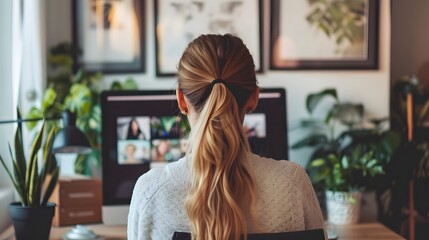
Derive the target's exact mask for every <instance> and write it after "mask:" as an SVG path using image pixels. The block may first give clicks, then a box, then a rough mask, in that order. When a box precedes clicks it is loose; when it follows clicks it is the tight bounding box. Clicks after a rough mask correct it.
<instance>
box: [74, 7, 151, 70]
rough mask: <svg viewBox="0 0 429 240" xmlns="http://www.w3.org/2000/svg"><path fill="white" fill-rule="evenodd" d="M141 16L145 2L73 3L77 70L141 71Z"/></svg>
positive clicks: (143, 64) (142, 36)
mask: <svg viewBox="0 0 429 240" xmlns="http://www.w3.org/2000/svg"><path fill="white" fill-rule="evenodd" d="M144 16H145V14H144V1H139V0H120V1H118V0H74V1H73V41H74V44H75V45H76V46H77V47H78V48H79V49H80V54H77V56H75V64H76V65H77V67H81V68H83V69H84V70H86V71H89V72H98V71H99V72H103V73H130V72H144V71H145V19H144Z"/></svg>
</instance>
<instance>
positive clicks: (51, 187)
mask: <svg viewBox="0 0 429 240" xmlns="http://www.w3.org/2000/svg"><path fill="white" fill-rule="evenodd" d="M59 173H60V168H59V167H58V166H57V167H55V169H54V171H53V172H52V174H51V179H50V181H49V184H48V187H47V188H46V191H45V194H44V195H43V200H42V203H41V204H40V205H41V206H46V204H47V202H48V200H49V197H50V196H51V194H52V192H53V191H54V189H55V186H56V185H57V181H58V177H59Z"/></svg>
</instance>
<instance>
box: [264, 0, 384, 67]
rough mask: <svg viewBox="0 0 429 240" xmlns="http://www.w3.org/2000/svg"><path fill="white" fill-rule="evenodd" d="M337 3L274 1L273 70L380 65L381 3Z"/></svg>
mask: <svg viewBox="0 0 429 240" xmlns="http://www.w3.org/2000/svg"><path fill="white" fill-rule="evenodd" d="M324 4H328V5H324ZM329 4H330V5H329ZM335 4H336V5H335ZM335 4H332V3H331V2H330V1H322V0H320V1H318V0H311V1H295V0H272V1H271V23H270V25H271V26H270V28H271V36H270V69H272V70H353V69H378V52H377V51H378V25H379V23H378V21H379V19H378V17H379V1H378V0H357V1H338V2H336V3H335ZM351 19H352V20H351Z"/></svg>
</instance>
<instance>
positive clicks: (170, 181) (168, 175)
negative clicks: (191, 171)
mask: <svg viewBox="0 0 429 240" xmlns="http://www.w3.org/2000/svg"><path fill="white" fill-rule="evenodd" d="M185 169H186V161H185V159H184V158H182V159H180V160H179V161H177V162H174V163H170V164H167V165H166V166H165V167H156V168H152V169H151V170H149V171H148V172H146V173H144V174H143V175H141V176H140V177H139V179H138V180H137V182H136V184H135V187H134V192H133V198H134V197H137V198H142V200H143V201H146V202H149V201H150V200H151V199H152V198H153V196H154V195H155V194H156V193H157V192H158V191H160V190H161V189H163V188H165V187H167V186H171V185H175V184H176V183H180V182H182V181H183V178H184V176H186V174H183V172H184V171H185Z"/></svg>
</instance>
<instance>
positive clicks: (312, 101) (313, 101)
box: [306, 88, 338, 113]
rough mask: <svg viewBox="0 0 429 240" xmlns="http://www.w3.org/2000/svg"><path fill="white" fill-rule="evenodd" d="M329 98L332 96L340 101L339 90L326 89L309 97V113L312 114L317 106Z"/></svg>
mask: <svg viewBox="0 0 429 240" xmlns="http://www.w3.org/2000/svg"><path fill="white" fill-rule="evenodd" d="M328 96H331V97H333V98H335V100H337V101H338V96H337V90H335V89H334V88H331V89H325V90H323V91H321V92H318V93H313V94H310V95H308V96H307V101H306V106H307V111H308V112H309V113H312V112H313V110H314V109H315V108H316V106H317V105H318V104H319V103H320V101H321V100H322V99H324V98H325V97H328Z"/></svg>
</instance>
